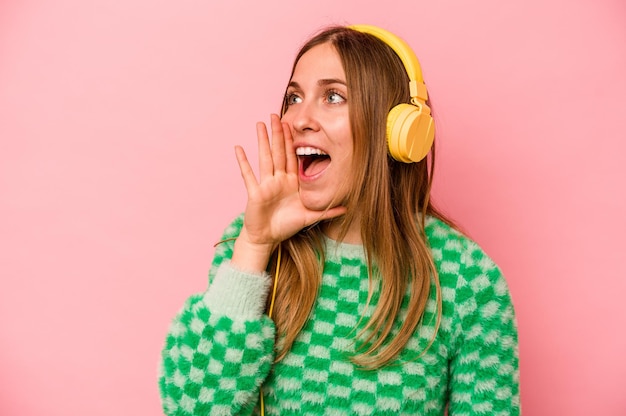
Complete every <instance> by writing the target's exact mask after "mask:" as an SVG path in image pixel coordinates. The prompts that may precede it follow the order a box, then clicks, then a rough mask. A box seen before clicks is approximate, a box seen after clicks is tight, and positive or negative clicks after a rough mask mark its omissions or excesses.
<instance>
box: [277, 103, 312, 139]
mask: <svg viewBox="0 0 626 416" xmlns="http://www.w3.org/2000/svg"><path fill="white" fill-rule="evenodd" d="M283 121H285V122H286V123H287V124H289V125H290V126H291V129H292V130H293V131H294V132H297V133H304V132H307V131H317V130H319V123H318V121H317V117H316V114H315V108H314V106H313V105H312V104H311V103H306V102H301V103H298V104H293V105H292V106H290V107H289V108H288V109H287V111H286V112H285V114H284V115H283Z"/></svg>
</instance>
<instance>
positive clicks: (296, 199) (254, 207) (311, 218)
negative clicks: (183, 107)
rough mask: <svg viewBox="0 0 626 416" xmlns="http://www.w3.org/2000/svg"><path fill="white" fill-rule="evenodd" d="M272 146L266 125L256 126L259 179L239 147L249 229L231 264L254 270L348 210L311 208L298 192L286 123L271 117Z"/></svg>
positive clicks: (236, 247)
mask: <svg viewBox="0 0 626 416" xmlns="http://www.w3.org/2000/svg"><path fill="white" fill-rule="evenodd" d="M271 129H272V143H271V146H270V141H269V137H268V132H267V128H266V126H265V124H264V123H261V122H259V123H257V137H258V143H259V173H260V175H259V176H260V178H259V180H257V178H256V176H255V174H254V172H253V171H252V168H251V167H250V163H249V162H248V159H247V157H246V153H245V152H244V150H243V148H241V147H240V146H236V147H235V153H236V156H237V162H238V163H239V169H240V170H241V176H242V177H243V180H244V183H245V185H246V190H247V192H248V203H247V205H246V211H245V217H244V226H243V228H242V230H241V234H240V235H239V238H237V241H236V243H235V251H234V252H233V258H232V260H231V262H232V263H235V265H236V266H238V267H240V268H243V269H245V270H250V271H262V270H265V267H266V266H267V261H268V260H269V256H270V254H271V252H272V250H273V249H274V247H275V246H276V245H277V244H279V243H280V242H281V241H283V240H286V239H287V238H289V237H291V236H292V235H294V234H296V233H297V232H298V231H300V230H301V229H303V228H304V227H307V226H309V225H311V224H314V223H315V222H318V221H321V220H325V219H329V218H333V217H336V216H339V215H342V214H343V213H345V208H344V207H333V208H329V209H328V210H325V211H313V210H310V209H308V208H306V207H305V206H304V205H303V204H302V201H301V200H300V195H299V193H298V188H299V184H298V159H297V156H296V152H295V149H294V147H293V138H292V137H291V131H290V130H289V127H288V126H287V124H285V123H282V122H281V120H280V118H279V117H278V116H277V115H276V114H272V115H271Z"/></svg>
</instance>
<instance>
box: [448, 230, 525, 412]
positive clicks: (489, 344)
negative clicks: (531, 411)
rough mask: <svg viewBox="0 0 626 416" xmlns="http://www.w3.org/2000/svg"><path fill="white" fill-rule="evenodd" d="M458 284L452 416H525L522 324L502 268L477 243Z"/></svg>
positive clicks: (470, 247)
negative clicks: (522, 413)
mask: <svg viewBox="0 0 626 416" xmlns="http://www.w3.org/2000/svg"><path fill="white" fill-rule="evenodd" d="M467 243H468V245H467V250H466V251H465V252H464V253H463V255H462V257H463V259H462V260H463V261H462V264H463V266H462V271H461V274H460V276H459V280H458V283H457V294H456V301H455V308H456V318H457V325H456V331H455V332H456V341H455V343H454V348H455V353H454V355H453V357H452V359H451V361H450V372H451V378H450V386H449V387H450V403H449V409H448V410H449V415H450V416H470V415H507V416H508V415H519V414H520V401H519V369H518V339H517V324H516V321H515V313H514V309H513V304H512V301H511V296H510V294H509V289H508V286H507V284H506V281H505V280H504V277H503V276H502V274H501V272H500V270H499V268H498V267H497V266H496V265H495V264H494V263H493V261H492V260H491V259H490V258H489V257H487V255H486V254H485V253H484V252H483V251H482V250H481V249H480V247H478V245H476V243H474V242H472V241H468V242H467Z"/></svg>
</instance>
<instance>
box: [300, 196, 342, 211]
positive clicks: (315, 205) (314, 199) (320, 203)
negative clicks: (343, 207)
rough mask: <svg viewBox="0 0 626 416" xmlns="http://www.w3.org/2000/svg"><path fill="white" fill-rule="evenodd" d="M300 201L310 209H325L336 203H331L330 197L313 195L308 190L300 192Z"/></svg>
mask: <svg viewBox="0 0 626 416" xmlns="http://www.w3.org/2000/svg"><path fill="white" fill-rule="evenodd" d="M300 201H302V205H304V206H305V207H306V208H307V209H310V210H312V211H325V210H327V209H329V208H332V207H333V206H337V205H338V204H333V201H332V199H331V198H324V197H322V195H314V194H312V193H310V192H300Z"/></svg>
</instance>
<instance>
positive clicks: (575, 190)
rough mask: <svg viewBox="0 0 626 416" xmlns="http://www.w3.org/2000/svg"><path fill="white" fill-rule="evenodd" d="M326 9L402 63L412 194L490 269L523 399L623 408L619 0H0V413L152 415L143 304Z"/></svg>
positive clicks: (205, 245)
mask: <svg viewBox="0 0 626 416" xmlns="http://www.w3.org/2000/svg"><path fill="white" fill-rule="evenodd" d="M111 3H114V4H111ZM226 3H228V5H226ZM331 23H369V24H375V25H380V26H383V27H386V28H388V29H390V30H392V31H394V32H396V33H397V34H399V35H401V36H402V37H404V38H405V39H406V40H407V41H408V42H409V43H410V44H411V45H412V46H413V47H414V49H415V50H416V52H417V54H418V56H419V57H420V60H421V61H422V65H423V67H424V74H425V77H426V80H427V82H428V85H429V87H430V93H431V96H432V99H433V102H434V107H435V110H436V112H437V120H438V123H439V124H438V126H439V149H440V152H439V156H440V158H439V162H440V163H439V164H438V168H439V169H438V175H437V179H436V190H435V196H436V198H437V200H438V201H439V203H440V205H441V206H442V207H443V208H444V210H445V211H446V212H447V213H449V214H450V215H451V216H452V217H454V218H455V219H456V220H458V221H459V223H460V224H461V225H462V226H463V227H464V228H465V229H466V230H467V231H468V232H469V234H470V235H471V236H473V238H474V239H476V240H477V241H478V242H479V243H480V244H481V245H482V246H483V247H484V248H485V249H486V251H487V252H488V253H489V254H490V255H491V256H492V257H493V258H494V259H495V260H496V261H497V262H498V263H499V264H500V266H501V267H502V269H503V270H504V272H505V275H506V276H507V279H508V282H509V284H510V288H511V292H512V294H513V298H514V301H515V305H516V308H517V315H518V322H519V332H520V352H521V378H522V388H521V390H522V405H523V408H524V413H525V414H526V415H552V414H558V415H587V414H597V415H624V414H626V395H625V394H624V393H625V387H624V386H625V381H624V380H626V357H625V356H624V354H625V353H626V331H625V330H624V327H625V326H626V325H625V324H626V319H625V318H626V313H625V312H624V304H626V299H624V293H625V292H626V283H624V277H625V276H626V267H625V266H624V253H623V252H624V249H625V248H626V244H625V243H624V241H625V240H624V238H625V237H624V235H625V232H626V222H625V220H624V213H625V212H626V203H625V200H626V197H625V192H624V179H625V178H626V157H625V156H624V152H625V151H626V114H625V110H626V105H625V104H624V100H625V98H624V97H626V81H625V80H626V75H625V74H626V3H624V1H623V0H588V1H584V0H569V1H568V0H525V1H510V2H505V1H500V0H486V1H474V2H469V1H461V0H458V1H452V0H444V1H422V0H407V1H377V2H369V3H365V2H362V1H337V0H316V1H311V2H297V1H273V2H262V3H258V4H256V3H254V2H248V1H243V0H238V1H230V2H226V1H224V2H221V1H217V0H206V1H191V0H184V1H163V0H160V1H154V0H150V1H148V0H132V1H119V2H110V1H105V0H90V1H80V0H55V1H40V2H38V1H35V0H32V1H29V0H24V1H17V0H13V1H11V0H8V1H7V0H5V1H3V2H0V197H1V199H0V239H1V240H0V277H1V286H0V414H2V415H4V416H9V415H11V416H12V415H20V416H31V415H32V416H34V415H44V414H45V415H47V416H56V415H59V416H61V415H63V416H66V415H93V416H99V415H113V414H114V415H156V414H160V403H159V397H158V391H157V381H156V378H157V363H158V361H159V353H160V349H161V346H162V343H163V339H164V336H165V332H166V330H167V326H168V324H169V322H170V320H171V318H172V317H173V315H174V314H175V313H176V311H177V310H178V309H179V307H180V306H181V305H182V303H183V301H184V299H185V298H186V297H187V296H188V295H190V294H191V293H193V292H198V291H201V290H203V289H204V287H205V285H206V275H207V270H208V267H209V263H210V259H211V256H212V253H213V243H215V242H216V241H217V240H218V238H219V236H220V233H221V231H222V229H223V228H224V227H225V226H226V224H227V223H228V222H229V221H230V220H231V219H232V218H233V217H234V216H235V215H236V214H237V213H239V212H240V211H241V210H242V209H243V207H244V203H245V192H244V187H243V184H242V182H241V178H240V176H239V173H238V170H237V166H236V162H235V158H234V152H233V146H234V144H235V143H239V144H243V145H244V146H245V147H246V148H247V149H248V151H249V152H251V153H254V152H255V150H256V149H255V140H256V137H255V133H254V132H255V128H254V125H255V122H256V121H257V120H265V121H267V120H268V115H269V113H270V112H275V111H277V110H278V108H279V103H280V100H281V94H282V92H283V88H284V86H285V83H286V82H287V77H288V75H289V70H290V66H291V62H292V59H293V57H294V55H295V53H296V51H297V49H298V47H299V45H300V44H301V43H302V42H303V41H304V40H305V39H306V38H307V37H308V36H309V35H310V34H311V33H312V32H314V31H316V30H317V29H318V28H319V27H322V26H325V25H327V24H331Z"/></svg>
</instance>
